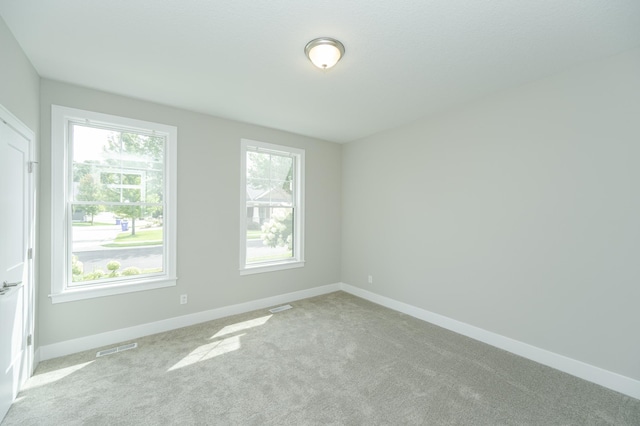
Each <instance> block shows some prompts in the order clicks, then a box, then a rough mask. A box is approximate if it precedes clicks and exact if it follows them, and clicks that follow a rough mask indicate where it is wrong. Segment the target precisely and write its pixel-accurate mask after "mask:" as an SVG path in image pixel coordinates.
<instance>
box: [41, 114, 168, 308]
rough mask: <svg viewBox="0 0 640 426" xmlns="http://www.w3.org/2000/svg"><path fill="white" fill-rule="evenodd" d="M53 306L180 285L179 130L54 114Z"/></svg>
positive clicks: (104, 117) (106, 117)
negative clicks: (177, 241) (177, 270)
mask: <svg viewBox="0 0 640 426" xmlns="http://www.w3.org/2000/svg"><path fill="white" fill-rule="evenodd" d="M51 120H52V126H51V128H52V155H51V158H52V285H51V287H52V298H53V301H54V303H56V302H65V301H71V300H78V299H85V298H90V297H98V296H104V295H111V294H117V293H124V292H130V291H139V290H146V289H151V288H159V287H166V286H170V285H175V282H176V276H175V223H176V214H175V213H176V206H175V204H176V203H175V199H176V194H175V188H176V176H175V171H176V137H177V130H176V128H175V127H172V126H166V125H162V124H157V123H149V122H144V121H140V120H133V119H128V118H123V117H116V116H111V115H106V114H99V113H95V112H90V111H82V110H77V109H72V108H65V107H60V106H56V105H54V106H53V107H52V117H51Z"/></svg>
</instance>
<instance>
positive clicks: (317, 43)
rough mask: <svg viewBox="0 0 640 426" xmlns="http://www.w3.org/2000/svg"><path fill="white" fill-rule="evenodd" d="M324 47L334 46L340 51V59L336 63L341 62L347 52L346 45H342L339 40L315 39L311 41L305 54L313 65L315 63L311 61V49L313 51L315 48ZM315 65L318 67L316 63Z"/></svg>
mask: <svg viewBox="0 0 640 426" xmlns="http://www.w3.org/2000/svg"><path fill="white" fill-rule="evenodd" d="M322 45H327V46H333V47H335V48H336V49H338V52H340V56H339V57H338V60H337V61H336V63H337V62H340V60H341V59H342V57H343V56H344V52H345V49H344V44H342V43H341V42H340V41H339V40H336V39H335V38H331V37H318V38H315V39H313V40H311V41H310V42H309V43H307V45H306V46H305V47H304V54H305V55H306V56H307V58H308V59H309V60H310V61H311V63H313V61H312V60H311V57H310V56H309V52H311V49H313V48H314V47H317V46H322ZM314 65H315V66H317V65H316V64H315V63H314ZM334 65H335V64H334Z"/></svg>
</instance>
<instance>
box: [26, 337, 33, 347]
mask: <svg viewBox="0 0 640 426" xmlns="http://www.w3.org/2000/svg"><path fill="white" fill-rule="evenodd" d="M32 341H33V335H31V334H30V335H28V336H27V346H31V343H32Z"/></svg>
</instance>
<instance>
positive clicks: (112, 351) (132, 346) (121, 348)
mask: <svg viewBox="0 0 640 426" xmlns="http://www.w3.org/2000/svg"><path fill="white" fill-rule="evenodd" d="M137 347H138V344H137V343H129V344H126V345H122V346H118V347H117V348H111V349H105V350H103V351H100V352H98V353H97V354H96V358H100V357H101V356H105V355H111V354H115V353H116V352H124V351H128V350H129V349H135V348H137Z"/></svg>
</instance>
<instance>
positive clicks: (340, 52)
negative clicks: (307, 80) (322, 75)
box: [304, 37, 344, 70]
mask: <svg viewBox="0 0 640 426" xmlns="http://www.w3.org/2000/svg"><path fill="white" fill-rule="evenodd" d="M304 53H305V55H307V58H309V60H310V61H311V63H313V65H315V66H316V67H318V68H320V69H321V70H328V69H329V68H331V67H332V66H334V65H335V64H337V63H338V61H339V60H340V58H342V56H344V45H343V44H342V43H340V42H339V41H338V40H335V39H333V38H329V37H320V38H317V39H315V40H311V41H310V42H309V43H307V45H306V46H305V48H304Z"/></svg>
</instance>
